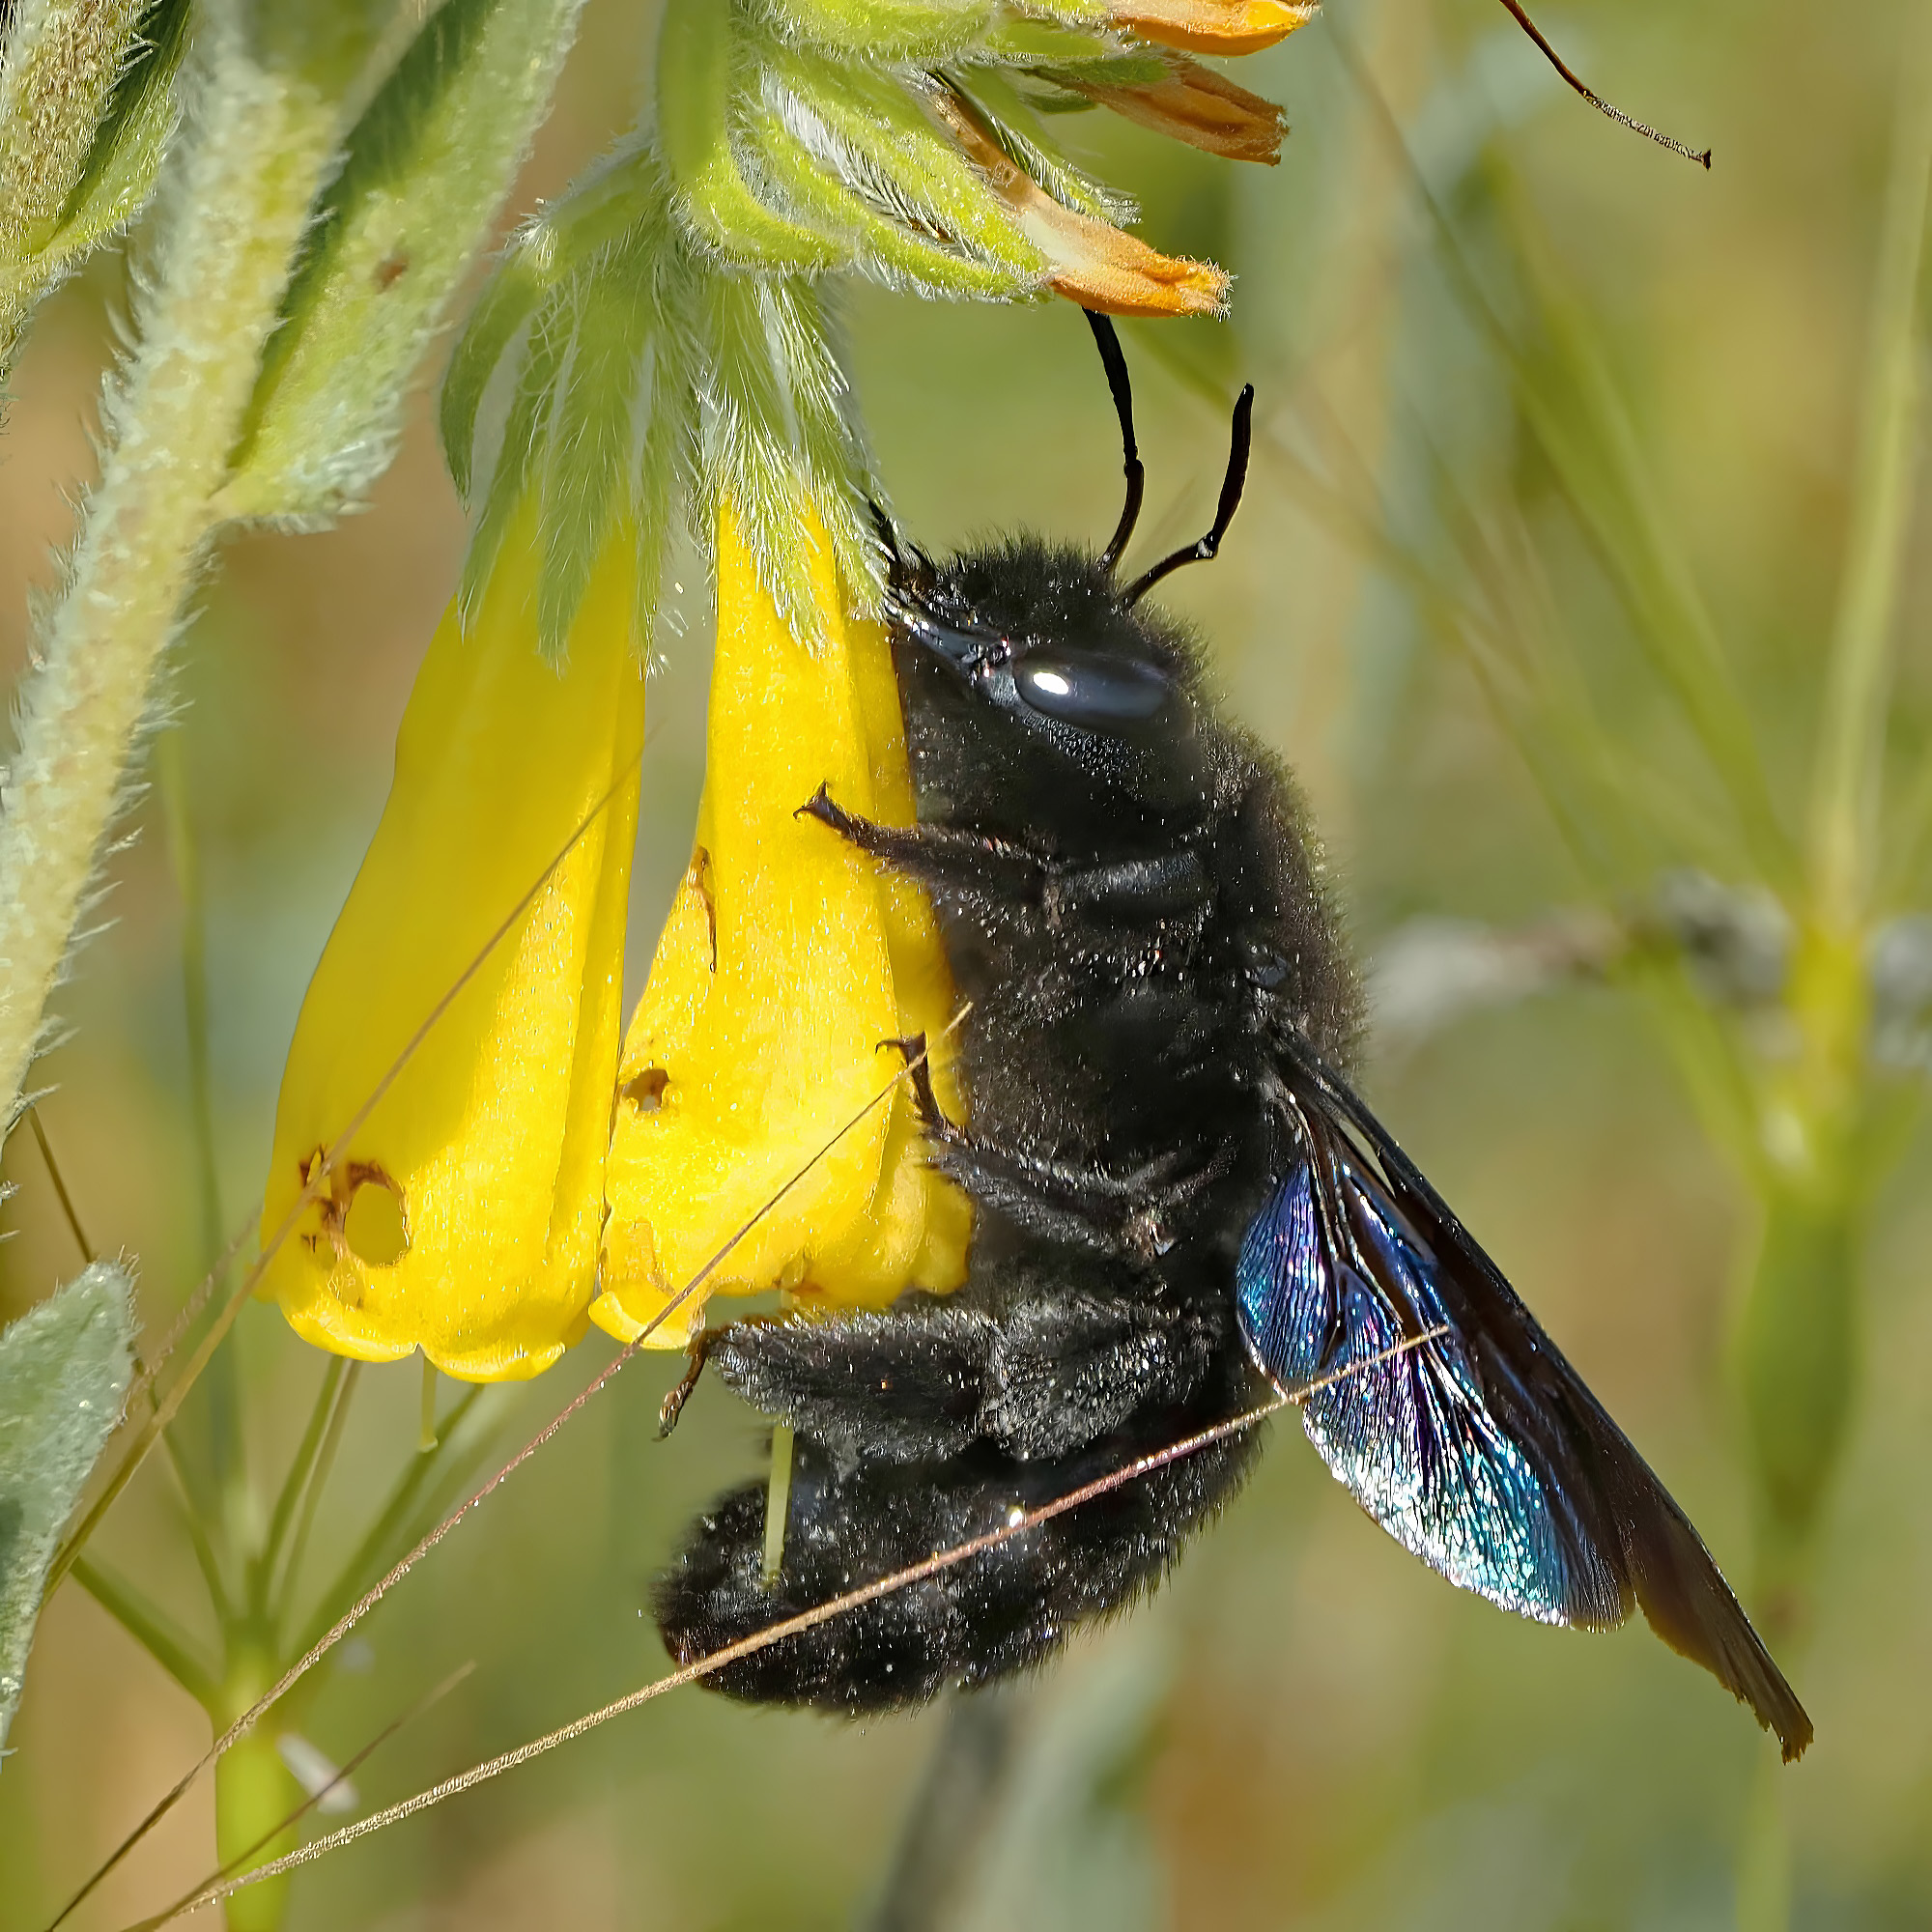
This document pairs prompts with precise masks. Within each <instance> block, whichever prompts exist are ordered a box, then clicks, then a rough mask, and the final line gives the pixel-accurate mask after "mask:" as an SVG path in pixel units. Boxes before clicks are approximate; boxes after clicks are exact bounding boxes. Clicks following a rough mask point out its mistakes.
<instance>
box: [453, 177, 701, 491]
mask: <svg viewBox="0 0 1932 1932" xmlns="http://www.w3.org/2000/svg"><path fill="white" fill-rule="evenodd" d="M667 193H668V187H667V185H666V180H665V173H664V166H663V163H662V162H661V161H660V160H659V159H658V157H657V156H656V154H655V153H653V152H652V151H651V150H650V149H649V148H645V147H633V148H629V149H625V150H620V151H619V152H618V153H617V154H615V155H613V156H611V157H610V159H609V160H607V161H606V162H604V163H603V164H602V165H600V166H599V167H598V168H596V169H595V170H594V171H593V172H592V173H591V175H590V176H589V177H588V178H587V179H586V180H585V181H584V182H583V183H582V185H579V186H578V187H575V188H573V189H572V190H571V192H570V193H569V195H567V196H566V197H565V198H564V199H563V200H562V201H561V202H559V203H558V204H557V205H556V206H555V207H554V208H553V209H550V210H548V211H547V212H546V213H543V214H541V215H539V216H537V217H536V219H534V220H532V221H528V222H526V223H525V225H524V227H523V228H522V230H521V231H519V233H518V235H517V237H516V239H515V241H513V242H512V243H511V244H510V246H509V248H508V249H507V250H506V251H505V253H504V255H503V258H502V260H501V261H500V262H498V263H497V270H496V273H495V274H493V275H492V276H491V277H490V280H489V283H488V285H487V286H486V287H485V289H484V291H483V294H482V296H481V298H479V299H478V301H477V303H476V306H475V308H474V309H472V310H471V311H470V315H469V321H468V322H467V323H465V324H464V326H463V333H462V335H461V336H460V337H459V338H458V340H457V344H456V349H455V351H454V353H453V354H452V355H451V356H450V358H449V369H448V371H447V373H446V374H445V375H444V377H443V379H442V392H441V396H440V400H439V403H438V407H437V425H438V429H439V432H440V435H441V438H442V455H443V461H444V462H445V463H447V464H448V466H449V473H450V475H451V477H452V478H453V479H454V481H455V484H456V488H457V490H458V492H459V494H461V495H462V496H463V497H466V498H467V497H469V492H470V486H471V483H472V481H473V474H472V472H473V469H474V463H475V449H474V443H475V436H476V412H477V411H478V410H479V409H480V408H481V407H482V402H483V397H484V393H485V392H486V391H487V389H488V388H489V386H490V379H491V377H492V376H494V375H495V374H496V372H497V364H498V363H499V362H501V361H502V359H503V356H504V354H505V352H506V351H507V350H508V349H509V346H510V344H511V342H512V341H514V340H515V338H516V336H517V333H518V331H519V330H520V329H522V328H523V327H525V325H526V323H527V322H528V321H529V319H530V317H531V316H532V315H534V314H535V313H536V310H537V307H538V305H539V304H540V303H541V302H543V301H545V300H546V299H547V298H549V297H550V296H551V294H552V293H553V292H554V290H555V289H556V288H557V286H558V285H559V283H560V282H562V281H563V280H564V279H565V278H566V277H567V276H569V275H571V274H574V273H576V272H577V271H578V270H581V269H582V267H583V266H584V265H585V263H586V262H588V261H589V260H590V259H591V258H592V257H593V256H594V255H596V254H597V253H598V251H600V250H602V249H606V248H609V247H610V246H611V244H612V243H614V242H619V241H623V240H624V239H625V238H626V237H627V236H629V235H630V234H631V233H632V232H633V231H635V230H636V229H637V227H638V225H639V222H640V221H642V220H644V219H646V218H647V217H648V215H649V213H650V212H651V211H652V210H653V209H657V210H659V211H662V209H663V206H664V202H665V197H666V195H667Z"/></svg>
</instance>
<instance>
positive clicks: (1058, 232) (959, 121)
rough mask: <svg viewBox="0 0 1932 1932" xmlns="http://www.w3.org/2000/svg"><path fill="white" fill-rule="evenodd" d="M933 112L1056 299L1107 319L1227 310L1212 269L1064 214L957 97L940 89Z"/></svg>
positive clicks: (1224, 287)
mask: <svg viewBox="0 0 1932 1932" xmlns="http://www.w3.org/2000/svg"><path fill="white" fill-rule="evenodd" d="M933 106H934V108H935V110H936V111H937V112H938V114H939V117H940V119H941V120H942V121H944V122H945V124H946V128H947V130H948V131H949V132H950V133H951V134H952V138H953V139H954V140H955V141H957V142H958V144H959V146H960V148H961V149H962V150H963V151H964V152H965V154H966V155H967V156H969V158H971V159H972V160H973V161H974V163H975V164H976V165H977V166H979V167H980V169H981V170H982V171H983V172H984V174H985V176H986V181H987V185H989V186H990V187H991V188H992V190H993V192H994V193H995V194H997V195H998V196H999V197H1000V198H1001V199H1002V200H1003V201H1004V202H1006V204H1007V206H1008V207H1009V208H1010V209H1011V210H1012V211H1013V213H1014V214H1015V216H1016V217H1017V218H1018V221H1019V225H1020V228H1021V230H1022V232H1023V233H1024V234H1025V235H1026V237H1027V239H1028V241H1031V242H1033V244H1034V245H1035V247H1037V248H1038V249H1039V250H1040V252H1041V253H1042V254H1043V255H1045V257H1046V259H1047V261H1048V263H1049V264H1050V265H1051V267H1050V271H1049V273H1048V275H1047V284H1048V286H1049V287H1050V288H1051V289H1052V290H1053V292H1054V294H1056V295H1061V296H1065V298H1067V299H1068V300H1069V301H1077V302H1078V303H1079V304H1080V305H1081V307H1083V308H1094V309H1101V310H1104V311H1105V312H1106V313H1107V314H1108V315H1219V314H1221V313H1222V311H1223V310H1224V309H1225V308H1226V307H1227V305H1228V277H1227V276H1226V275H1225V274H1224V273H1223V272H1222V271H1221V270H1219V269H1217V268H1215V266H1214V265H1213V263H1211V262H1194V261H1189V260H1188V259H1187V258H1186V257H1185V256H1176V255H1163V254H1161V253H1160V251H1159V250H1158V249H1155V248H1150V247H1149V246H1148V244H1147V243H1146V242H1145V241H1141V240H1140V238H1139V237H1138V236H1134V235H1129V234H1128V233H1127V232H1126V231H1125V230H1124V229H1122V228H1116V227H1114V226H1113V225H1112V224H1111V223H1110V222H1106V221H1096V220H1094V218H1093V217H1092V216H1091V215H1086V214H1078V213H1075V212H1074V211H1073V210H1072V209H1070V208H1066V207H1064V206H1063V205H1062V204H1061V203H1059V202H1057V201H1055V200H1054V198H1053V197H1052V196H1051V195H1050V194H1048V193H1047V191H1046V190H1045V189H1044V188H1043V187H1041V186H1040V185H1039V184H1038V183H1037V182H1036V181H1034V180H1033V178H1032V177H1031V176H1030V175H1028V174H1027V173H1026V172H1025V171H1024V170H1023V169H1021V168H1019V167H1018V166H1016V165H1015V164H1014V163H1013V162H1012V161H1011V160H1010V159H1009V158H1008V156H1007V155H1006V153H1005V151H1004V150H1003V149H1002V148H1001V147H1000V145H999V143H998V142H997V141H995V140H994V139H993V137H992V135H991V134H990V133H989V132H988V131H987V129H986V128H985V127H984V126H983V125H982V124H981V122H980V117H979V116H978V115H977V114H975V113H974V112H973V110H972V108H970V107H969V106H968V105H967V104H966V102H965V100H964V99H962V98H961V97H960V96H959V95H957V94H955V93H953V92H952V90H951V89H950V88H942V89H941V90H940V91H939V93H938V94H937V95H936V96H935V97H934V99H933Z"/></svg>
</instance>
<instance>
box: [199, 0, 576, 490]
mask: <svg viewBox="0 0 1932 1932" xmlns="http://www.w3.org/2000/svg"><path fill="white" fill-rule="evenodd" d="M581 10H582V0H448V3H447V4H446V5H445V6H443V7H441V8H440V9H439V10H438V11H437V12H436V13H435V14H433V15H432V16H431V18H430V20H429V22H428V24H427V25H426V26H425V27H424V28H423V30H422V32H421V33H420V34H418V35H417V37H416V39H415V41H414V42H413V43H412V44H411V46H410V48H409V50H408V52H407V53H405V54H404V56H403V58H402V60H401V61H400V62H399V63H398V64H397V66H396V69H395V71H394V72H393V73H392V74H391V75H390V77H389V78H388V80H387V81H386V82H384V85H383V87H382V88H381V89H380V90H379V91H378V92H377V94H376V97H375V99H373V100H372V101H371V102H370V104H369V107H368V109H367V111H366V112H365V113H364V114H363V116H362V118H361V120H360V121H359V122H358V123H357V125H356V127H355V130H354V131H353V132H352V133H351V135H350V137H349V142H348V157H347V159H346V160H345V161H344V163H343V167H342V171H341V173H340V174H339V175H338V176H337V177H336V180H335V182H334V184H333V185H331V186H330V187H329V189H328V190H327V193H326V194H325V195H324V197H323V203H322V207H321V209H320V211H319V214H318V219H317V222H316V226H315V228H314V229H313V230H312V231H311V235H310V239H309V242H308V245H307V247H306V249H305V251H304V256H303V260H302V263H301V266H300V267H299V268H298V270H297V273H296V276H295V278H294V280H293V281H292V282H291V284H290V287H289V292H288V296H287V298H285V300H284V303H283V316H284V322H283V326H282V327H281V328H280V330H279V331H278V332H277V334H276V336H275V338H274V340H273V342H272V343H271V345H270V351H269V354H268V355H267V357H266V358H265V360H264V364H263V369H262V375H261V378H260V380H259V382H258V383H257V384H256V390H255V396H254V400H253V403H252V404H251V406H250V412H249V421H248V426H247V428H246V429H245V430H244V432H243V435H242V438H241V444H240V446H239V447H238V449H237V451H236V456H235V475H234V477H233V479H232V480H231V482H230V483H229V485H228V487H227V489H226V490H225V491H224V492H223V494H222V497H221V501H220V507H221V509H222V511H223V512H224V513H225V514H226V515H227V516H229V517H231V518H275V519H286V520H291V521H295V522H298V523H303V524H316V523H321V522H325V521H327V520H328V519H330V518H332V517H334V516H337V515H339V514H340V513H341V512H342V511H343V510H344V509H346V508H349V507H351V506H352V505H353V504H354V503H355V501H356V500H357V499H358V498H359V497H361V496H362V495H363V493H364V492H366V490H367V489H368V487H369V485H370V484H371V483H372V482H373V481H374V480H375V478H376V477H377V476H379V475H380V474H381V473H382V472H383V470H384V469H385V468H386V467H387V465H388V462H389V458H390V456H391V454H392V453H393V451H394V448H395V443H396V438H397V436H398V435H399V433H400V430H401V423H402V403H403V397H404V395H405V392H406V390H407V388H408V385H409V382H410V379H411V377H412V374H413V373H414V371H415V368H416V365H417V363H418V362H419V361H420V359H421V357H422V354H423V352H424V350H425V349H426V348H427V347H428V345H429V342H430V339H431V337H432V336H433V335H434V334H435V332H436V330H437V328H438V327H440V324H441V322H442V320H443V316H444V313H445V311H446V309H447V306H448V303H449V300H450V298H451V296H452V295H453V294H454V293H455V291H456V288H457V285H458V283H459V282H460V281H461V280H462V278H463V276H464V274H465V272H466V271H467V270H468V269H469V265H470V263H471V261H472V260H473V259H474V258H475V255H476V253H477V251H478V250H479V249H480V248H481V247H482V246H483V244H484V242H485V241H486V240H487V239H488V237H489V231H490V224H491V221H492V219H493V218H494V216H495V214H496V213H497V208H498V206H499V205H500V204H501V202H502V199H503V197H504V195H505V194H506V193H508V191H509V188H510V184H511V182H512V180H513V179H514V177H515V174H516V170H517V167H518V164H519V163H520V162H521V161H522V159H523V156H524V155H525V153H526V150H527V148H528V145H529V140H530V136H531V134H532V133H533V132H534V130H535V128H536V126H537V123H538V122H539V121H540V120H541V119H542V117H543V114H544V112H545V109H546V108H547V106H548V105H549V101H550V97H551V91H552V88H553V86H554V82H555V79H556V73H557V70H558V69H559V67H560V66H561V64H562V61H563V56H564V53H565V51H566V50H567V49H568V47H569V45H570V43H571V41H572V39H573V37H574V35H575V32H576V27H577V17H578V14H579V13H580V12H581Z"/></svg>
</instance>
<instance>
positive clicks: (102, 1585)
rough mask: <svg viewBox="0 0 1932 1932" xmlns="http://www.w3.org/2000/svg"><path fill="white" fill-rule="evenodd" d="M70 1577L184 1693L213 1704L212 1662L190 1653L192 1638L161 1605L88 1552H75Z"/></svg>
mask: <svg viewBox="0 0 1932 1932" xmlns="http://www.w3.org/2000/svg"><path fill="white" fill-rule="evenodd" d="M73 1579H74V1581H75V1582H76V1583H78V1584H79V1585H80V1586H81V1587H82V1588H83V1589H84V1590H85V1591H86V1592H87V1593H88V1595H89V1596H90V1597H92V1598H93V1599H94V1601H95V1602H96V1603H97V1604H99V1605H100V1607H101V1608H102V1609H103V1610H105V1611H106V1612H107V1614H108V1615H109V1616H110V1617H112V1618H113V1619H114V1621H115V1622H116V1623H117V1624H119V1625H120V1626H121V1628H122V1629H123V1630H125V1631H126V1632H127V1633H128V1635H129V1636H131V1637H132V1638H133V1639H134V1641H135V1642H136V1643H138V1644H139V1645H140V1646H141V1648H142V1649H143V1650H145V1651H146V1652H147V1653H148V1654H149V1656H151V1657H152V1658H153V1659H154V1660H155V1662H156V1663H158V1664H159V1665H160V1666H161V1668H162V1669H163V1670H165V1671H166V1672H167V1673H168V1675H169V1676H170V1677H172V1678H173V1679H174V1680H175V1682H176V1683H177V1684H179V1685H180V1686H181V1687H182V1689H183V1690H185V1691H186V1692H187V1693H188V1695H189V1696H190V1697H192V1698H193V1699H194V1700H195V1701H196V1702H197V1703H198V1704H201V1705H202V1706H204V1707H205V1708H207V1709H210V1710H212V1709H213V1706H214V1703H215V1700H216V1697H217V1695H218V1693H219V1686H218V1684H217V1682H216V1680H215V1675H214V1669H213V1665H212V1664H210V1663H209V1662H206V1661H205V1660H204V1659H203V1658H201V1657H199V1656H197V1655H196V1651H195V1645H194V1640H193V1639H192V1638H191V1637H189V1636H188V1635H187V1634H186V1633H185V1631H183V1630H182V1629H181V1628H180V1626H179V1625H177V1624H176V1622H175V1621H174V1619H173V1618H172V1617H170V1616H169V1615H168V1614H167V1612H166V1611H165V1610H163V1609H161V1608H159V1607H158V1606H157V1605H155V1604H152V1603H150V1602H149V1600H148V1599H147V1598H146V1597H145V1596H144V1595H143V1594H142V1593H141V1592H140V1591H139V1590H137V1589H136V1588H135V1587H134V1585H133V1584H132V1583H129V1582H128V1581H127V1580H126V1579H125V1578H123V1577H116V1576H115V1575H114V1574H113V1573H112V1572H111V1571H107V1570H103V1569H102V1568H101V1566H100V1565H99V1563H96V1562H94V1561H93V1560H92V1559H91V1558H89V1557H86V1556H77V1557H75V1559H74V1564H73Z"/></svg>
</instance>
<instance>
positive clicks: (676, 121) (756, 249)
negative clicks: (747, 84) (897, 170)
mask: <svg viewBox="0 0 1932 1932" xmlns="http://www.w3.org/2000/svg"><path fill="white" fill-rule="evenodd" d="M742 28H743V18H742V14H741V10H740V9H739V7H737V6H736V5H734V4H732V0H666V6H665V15H664V25H663V27H662V28H661V29H660V31H659V35H658V67H657V106H658V136H659V139H660V140H661V141H662V142H663V144H664V155H665V160H666V162H667V163H668V166H669V168H670V173H671V179H672V180H673V182H674V183H675V184H676V188H677V209H678V213H679V215H680V216H681V218H682V219H683V221H684V222H685V224H686V226H687V227H688V228H689V230H690V232H691V234H692V237H693V239H694V240H695V241H698V242H700V243H702V244H705V245H708V246H710V247H714V248H717V249H718V250H720V251H721V252H722V253H723V254H725V256H726V257H727V258H729V259H731V260H734V261H742V262H751V263H755V264H757V265H758V266H759V267H761V268H770V269H804V270H815V269H830V268H837V267H840V266H842V265H843V260H844V257H845V254H846V251H845V250H844V249H843V248H842V247H841V246H840V244H839V242H838V238H837V237H836V236H831V235H826V234H823V233H821V232H820V231H819V230H817V229H815V228H812V227H810V226H808V225H807V224H806V223H804V222H802V221H798V220H794V219H790V218H788V217H787V216H785V215H782V214H779V213H774V212H773V211H772V210H771V209H770V208H768V207H766V206H765V204H764V203H763V202H762V201H761V200H760V199H759V198H758V196H757V194H756V193H755V192H754V191H753V187H752V185H751V184H750V183H749V182H748V181H747V180H746V178H745V174H744V170H743V168H742V166H741V165H740V162H739V158H738V154H737V149H736V146H735V144H734V143H733V140H732V119H733V110H734V106H735V93H736V75H735V72H734V67H735V63H736V59H737V57H738V56H739V55H740V54H741V53H742V52H743V51H744V48H743V46H742V39H743V35H742Z"/></svg>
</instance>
